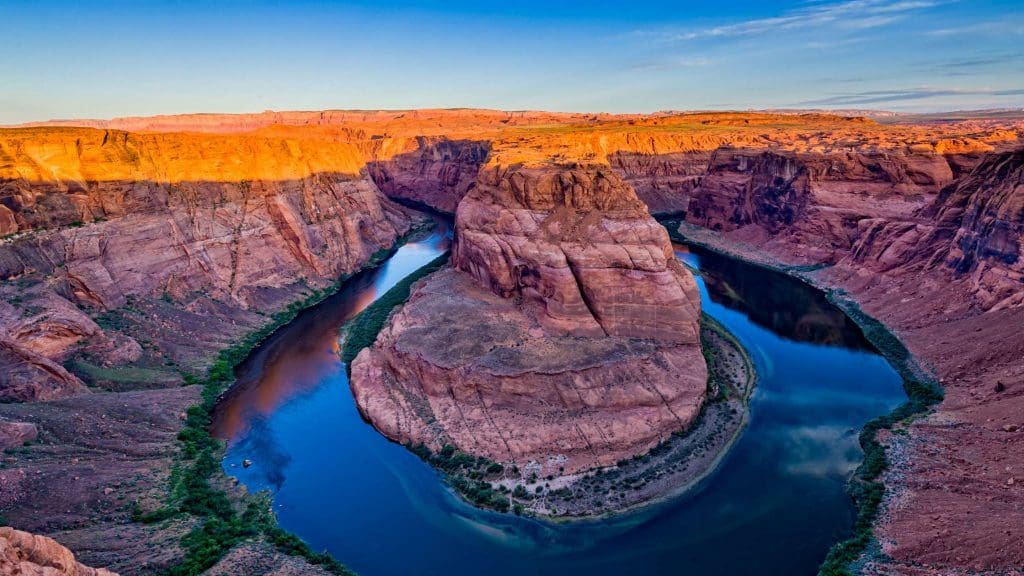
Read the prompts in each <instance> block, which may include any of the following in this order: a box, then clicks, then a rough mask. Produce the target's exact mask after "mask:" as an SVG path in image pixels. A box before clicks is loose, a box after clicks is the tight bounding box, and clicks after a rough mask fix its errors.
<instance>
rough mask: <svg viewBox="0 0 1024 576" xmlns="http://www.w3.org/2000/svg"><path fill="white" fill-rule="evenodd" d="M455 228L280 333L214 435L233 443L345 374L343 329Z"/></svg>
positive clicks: (235, 392)
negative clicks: (300, 397)
mask: <svg viewBox="0 0 1024 576" xmlns="http://www.w3.org/2000/svg"><path fill="white" fill-rule="evenodd" d="M450 243H451V228H450V225H449V223H448V222H447V221H446V220H445V219H442V218H437V219H436V222H435V229H434V231H433V232H432V233H431V234H430V235H429V236H428V237H427V238H425V239H422V240H420V241H414V242H409V243H406V244H405V245H403V246H402V247H401V248H400V249H399V251H398V252H397V253H396V254H395V255H394V256H392V257H391V258H390V259H389V260H388V261H387V262H385V263H384V264H383V265H382V266H380V267H378V268H374V269H372V270H366V271H364V272H360V273H359V274H356V275H355V276H354V277H352V278H351V279H350V280H348V281H347V282H346V283H345V286H344V287H343V288H342V289H341V290H340V291H339V292H338V293H337V294H334V295H333V296H330V297H328V298H327V299H326V300H324V301H323V302H321V303H320V304H318V305H317V306H315V307H313V308H311V309H310V310H307V311H305V312H303V313H301V314H299V316H298V317H297V318H296V319H295V320H293V321H292V322H291V323H289V324H288V326H285V327H284V328H282V329H281V330H278V331H277V332H275V333H274V334H273V335H272V336H271V337H270V338H268V339H267V341H266V342H264V343H263V344H262V345H261V346H260V347H259V348H257V349H256V350H255V351H254V352H253V353H252V354H251V355H250V356H249V357H248V358H247V359H246V360H245V362H243V363H242V365H241V366H239V367H238V369H237V370H236V371H235V375H236V377H237V382H236V384H235V385H234V386H233V387H232V389H231V390H230V391H229V392H228V393H227V394H226V395H225V399H224V400H223V401H222V402H220V403H219V404H218V406H217V410H216V413H215V414H214V419H213V433H214V435H215V436H217V437H218V438H223V439H226V440H228V442H229V443H231V442H234V441H235V440H237V439H239V438H244V436H245V435H246V434H247V433H248V432H249V428H250V427H251V426H253V425H256V424H257V423H259V422H261V421H262V419H263V418H265V417H267V416H268V415H270V414H273V413H274V411H275V410H277V409H278V408H280V407H281V406H282V405H283V404H284V403H285V402H287V401H289V400H291V399H292V398H294V397H296V396H298V395H300V394H302V393H304V392H308V391H310V390H312V389H314V388H316V387H318V386H319V385H320V384H321V383H322V382H323V380H324V379H325V378H328V377H330V376H331V375H333V374H336V373H337V372H338V371H339V370H343V369H344V365H343V364H342V363H341V360H340V359H339V356H338V352H339V347H340V343H339V341H338V329H339V328H340V327H341V325H342V324H344V323H345V322H346V321H347V320H349V319H350V318H352V317H353V316H355V315H356V314H358V313H359V312H361V311H362V310H363V309H364V308H366V307H367V306H369V305H370V304H371V303H372V302H373V301H374V300H376V299H377V297H378V296H379V295H381V294H383V293H384V292H387V291H388V290H389V289H390V288H391V287H392V286H394V285H395V284H396V283H398V281H399V280H401V279H402V278H405V277H406V276H407V275H409V273H410V272H412V271H414V270H416V269H417V268H419V267H420V266H422V265H423V264H425V263H426V262H429V261H430V260H432V259H434V258H436V257H437V256H439V255H440V254H442V253H444V252H445V251H446V250H448V248H449V245H450Z"/></svg>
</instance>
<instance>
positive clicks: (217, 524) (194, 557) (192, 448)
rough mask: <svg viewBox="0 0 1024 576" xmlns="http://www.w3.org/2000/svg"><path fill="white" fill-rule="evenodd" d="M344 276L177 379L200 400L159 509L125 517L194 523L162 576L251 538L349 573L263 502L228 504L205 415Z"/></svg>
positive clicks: (210, 560) (217, 447)
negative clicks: (268, 344)
mask: <svg viewBox="0 0 1024 576" xmlns="http://www.w3.org/2000/svg"><path fill="white" fill-rule="evenodd" d="M397 245H398V243H396V246H397ZM393 252H394V249H392V250H378V251H377V252H376V253H374V254H373V256H371V258H370V260H369V262H368V263H367V264H366V265H365V266H364V269H365V268H369V267H373V266H376V265H378V264H380V263H381V262H382V261H384V260H385V259H387V258H388V257H389V256H390V255H391V254H392V253H393ZM349 278H351V275H346V276H343V277H342V278H339V279H338V280H337V281H336V282H334V283H333V284H331V285H330V286H327V287H325V288H322V289H319V290H311V291H309V292H307V293H306V297H305V298H303V299H302V300H298V301H296V302H293V303H292V304H290V305H289V306H288V307H287V308H285V309H284V310H281V311H279V312H276V313H274V314H273V315H271V316H270V318H271V321H270V322H268V323H267V324H266V325H264V326H263V327H262V328H260V329H258V330H256V331H254V332H251V333H250V334H248V335H247V336H246V337H245V338H243V339H242V341H241V342H239V343H237V344H235V345H234V346H232V347H231V348H228V349H226V350H223V351H221V352H220V354H219V355H218V356H217V359H216V360H215V361H214V362H213V364H212V365H211V366H210V368H209V370H208V371H207V374H206V377H205V378H202V379H200V378H197V377H196V376H194V375H192V374H183V378H184V380H185V382H186V383H187V384H190V385H193V384H194V385H200V386H202V394H201V398H202V400H201V401H200V403H199V404H196V405H194V406H191V407H190V408H189V409H188V411H187V412H186V419H185V427H184V428H183V429H182V430H181V431H180V432H179V433H178V441H179V442H180V447H181V450H180V454H179V458H178V461H177V463H176V464H175V466H174V468H173V470H172V472H171V481H170V490H169V493H168V497H167V501H166V502H165V504H164V506H163V507H162V508H160V509H157V510H154V511H149V512H146V511H144V510H142V509H141V508H140V507H138V506H136V508H135V510H134V511H133V514H132V517H133V520H135V521H137V522H142V523H156V522H163V521H166V520H171V519H185V520H191V521H192V522H194V527H193V528H192V530H191V531H189V532H188V534H186V535H185V536H184V537H183V538H182V539H181V546H182V548H183V549H184V550H185V558H184V559H183V560H182V562H181V563H180V564H178V565H176V566H173V567H171V568H169V569H168V570H166V571H165V574H166V576H193V575H197V574H201V573H202V572H204V571H205V570H207V569H209V568H210V567H211V566H213V565H214V564H216V563H217V561H218V560H220V559H221V558H222V557H223V556H224V555H225V554H226V553H227V552H228V551H229V550H231V548H232V547H234V546H235V545H237V544H239V543H240V542H243V541H245V540H247V539H250V538H255V537H259V536H262V537H263V538H264V539H265V540H266V541H267V542H269V543H270V544H272V545H274V546H275V547H276V548H277V549H278V550H279V551H281V552H282V553H285V554H289V555H293V556H300V557H302V558H304V559H306V560H307V561H308V562H310V563H311V564H315V565H318V566H321V567H322V568H324V569H326V570H327V571H329V572H331V573H333V574H339V575H350V574H352V572H351V571H350V570H349V569H348V568H346V567H345V566H344V565H342V564H341V563H340V562H338V561H337V560H335V559H333V558H331V557H330V556H329V555H327V554H323V553H319V552H314V551H313V550H312V549H310V548H309V546H308V545H306V543H305V542H303V541H302V540H301V539H299V538H298V537H296V536H294V535H292V534H289V533H287V532H285V531H284V530H282V529H281V528H279V527H278V526H277V523H276V520H275V519H274V517H273V515H272V514H271V513H270V512H269V509H270V507H269V504H268V503H267V502H266V501H265V498H262V497H260V496H244V497H241V498H240V499H239V498H236V500H238V502H234V501H232V498H230V497H229V495H228V493H227V491H226V490H224V489H223V488H222V487H221V486H219V485H218V483H217V481H218V480H223V478H221V477H220V466H219V464H218V463H219V461H220V458H221V457H222V455H223V450H224V447H223V445H222V443H221V442H220V441H218V440H217V439H215V438H214V437H213V436H211V435H210V433H209V426H210V423H211V414H212V413H213V409H214V407H215V406H216V404H217V399H218V397H219V396H220V395H221V394H222V393H223V392H224V391H225V390H227V389H228V387H229V386H231V384H232V383H233V382H234V369H235V366H237V365H238V364H239V363H240V362H242V361H243V360H244V359H245V358H246V357H247V356H248V355H249V353H250V352H251V351H252V350H253V348H255V347H256V346H257V345H258V344H259V343H260V342H262V341H263V340H265V339H266V338H267V337H268V336H270V335H271V334H272V333H273V332H274V331H275V330H277V329H278V328H279V327H281V326H283V325H285V324H287V323H288V322H290V321H292V320H293V319H294V318H295V317H296V316H297V315H298V313H299V312H300V311H302V310H304V309H305V308H308V307H309V306H312V305H314V304H316V303H318V302H320V301H321V300H323V299H324V298H326V297H327V296H329V295H331V294H333V293H335V292H337V291H338V289H339V288H340V287H341V286H342V285H343V284H344V283H345V282H346V281H347V280H348V279H349ZM124 320H125V319H124V317H123V315H121V314H111V315H110V316H109V317H104V318H103V321H104V322H105V323H108V324H111V325H118V326H121V325H123V324H125V321H124ZM240 509H241V511H240Z"/></svg>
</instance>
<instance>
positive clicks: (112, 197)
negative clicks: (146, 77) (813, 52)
mask: <svg viewBox="0 0 1024 576" xmlns="http://www.w3.org/2000/svg"><path fill="white" fill-rule="evenodd" d="M0 152H2V153H3V156H4V158H6V159H7V162H6V163H4V164H3V165H0V205H2V206H4V209H5V210H7V211H8V212H10V213H11V214H13V216H14V219H15V222H16V225H17V227H18V229H19V230H20V231H22V232H26V231H31V232H26V233H23V234H19V235H17V236H15V237H13V238H8V239H5V240H4V241H3V242H2V243H0V296H2V298H0V330H2V331H3V335H2V337H0V340H2V342H0V346H2V348H0V356H2V360H0V362H3V366H4V367H6V368H7V369H6V371H4V372H3V373H0V397H3V398H5V399H7V400H47V399H54V398H60V397H65V396H66V395H68V394H71V393H74V392H76V391H78V390H81V389H82V383H81V382H80V381H79V379H78V378H76V377H75V376H73V375H71V374H69V373H68V372H67V371H66V370H65V369H64V368H63V367H61V364H63V363H65V362H66V361H67V360H68V359H69V358H71V357H72V356H77V357H80V358H84V359H86V360H87V362H88V363H89V364H90V365H93V366H96V367H99V368H104V369H105V368H110V367H118V366H124V365H132V364H138V363H139V362H141V363H142V367H144V368H146V369H147V370H148V369H151V368H152V369H154V370H156V371H157V372H159V373H157V372H148V373H146V374H145V375H146V377H147V379H145V381H143V382H138V378H135V376H134V375H133V376H132V377H131V378H130V379H129V377H128V376H127V375H122V376H121V377H120V378H119V377H118V373H117V372H116V371H115V372H110V371H103V370H98V369H96V370H93V371H92V372H91V373H92V374H95V375H97V376H96V377H97V378H114V380H116V381H117V382H115V384H116V385H117V386H122V384H121V382H122V381H123V382H124V384H123V385H126V386H140V385H142V386H153V385H158V384H159V385H168V384H173V383H175V382H177V381H178V380H179V379H180V374H179V371H180V369H179V368H175V367H174V366H175V365H176V364H177V365H179V366H183V367H185V368H188V369H198V370H201V369H202V363H204V362H209V359H210V358H211V356H212V354H211V351H212V352H215V351H216V350H219V349H220V348H222V347H223V346H224V345H225V344H228V343H230V341H231V340H232V339H234V338H236V337H237V336H239V335H240V334H244V333H245V332H247V331H250V330H253V329H255V328H257V327H259V326H260V325H261V324H263V323H265V322H267V321H268V317H269V314H271V313H274V312H276V311H278V310H281V309H282V308H284V307H285V306H287V305H289V304H290V303H292V302H294V301H296V300H298V299H301V298H302V297H303V296H304V295H308V294H309V293H310V292H311V291H312V290H315V289H320V288H323V287H326V286H327V285H329V284H331V283H333V282H334V281H336V280H337V279H338V278H339V277H341V276H343V275H345V274H348V273H351V272H353V271H355V270H357V269H358V268H360V267H361V266H363V265H364V264H365V263H366V262H367V261H369V260H370V259H371V257H372V256H373V255H374V254H375V253H378V252H380V251H382V250H385V249H388V248H390V247H391V246H392V245H393V244H394V243H395V241H396V240H397V239H398V238H399V236H401V235H402V234H404V233H405V232H406V231H408V230H409V229H410V227H411V225H412V221H413V219H414V217H413V216H412V215H411V213H409V212H408V211H407V210H406V209H404V208H402V207H400V206H398V205H396V204H394V203H392V202H390V201H388V200H387V199H386V198H384V196H383V195H382V194H381V193H380V191H379V190H378V189H377V187H376V186H375V185H374V183H373V181H372V180H371V179H370V178H369V177H368V176H366V175H365V174H361V173H360V168H361V166H362V165H363V163H362V159H361V156H360V152H359V151H358V149H357V148H356V147H355V146H354V145H351V144H349V143H346V142H337V141H335V140H329V139H326V140H315V141H309V140H301V141H295V140H289V139H285V138H277V137H272V136H265V137H263V136H219V135H194V134H193V135H190V134H130V133H124V132H115V131H99V130H87V129H52V130H51V129H47V130H13V131H4V132H2V133H0ZM97 322H101V323H102V324H103V326H100V325H99V324H98V323H97ZM140 342H142V343H145V344H146V345H147V346H146V348H145V349H144V348H143V347H142V345H141V344H140ZM168 367H170V368H168ZM135 374H137V373H135ZM83 378H85V376H83ZM90 378H92V376H90ZM90 383H91V384H92V383H93V382H90Z"/></svg>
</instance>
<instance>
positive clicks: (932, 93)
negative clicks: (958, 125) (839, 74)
mask: <svg viewBox="0 0 1024 576" xmlns="http://www.w3.org/2000/svg"><path fill="white" fill-rule="evenodd" d="M954 96H1024V88H1014V89H989V88H930V87H922V88H907V89H896V90H867V91H863V92H849V93H846V94H837V95H834V96H829V97H827V98H821V99H818V100H806V101H804V102H801V103H800V105H801V106H857V105H862V104H882V103H891V102H905V101H911V100H927V99H930V98H944V97H954Z"/></svg>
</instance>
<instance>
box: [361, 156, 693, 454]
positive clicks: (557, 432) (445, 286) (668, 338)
mask: <svg viewBox="0 0 1024 576" xmlns="http://www.w3.org/2000/svg"><path fill="white" fill-rule="evenodd" d="M452 265H453V268H452V269H447V270H444V271H442V272H439V273H437V274H434V275H433V276H431V277H429V278H427V279H425V280H424V281H422V282H420V283H419V284H417V285H416V286H415V287H414V290H413V293H412V296H411V298H410V299H409V302H408V303H407V304H406V305H405V306H404V307H403V308H401V309H400V310H399V311H398V312H396V313H395V314H394V315H393V316H392V318H391V319H390V321H389V323H388V325H387V326H386V327H385V329H384V330H383V331H382V333H381V334H380V336H379V338H378V340H377V342H376V344H375V345H374V346H373V347H371V348H369V349H366V350H364V351H363V352H362V353H360V355H359V356H358V357H357V359H356V360H355V361H354V362H353V366H352V389H353V391H354V393H355V396H356V401H357V403H358V405H359V407H360V410H361V411H362V412H363V414H364V415H366V417H367V418H368V419H369V420H370V421H371V422H373V424H374V425H375V426H376V427H377V428H378V429H379V430H381V431H382V432H383V433H384V434H385V435H387V436H388V437H390V438H392V439H395V440H398V441H402V442H412V443H424V444H426V445H428V446H430V447H432V448H434V449H438V448H440V447H441V446H442V445H444V444H453V445H455V446H457V447H458V448H460V449H462V450H465V451H467V452H470V453H473V454H479V455H484V456H487V457H489V458H491V459H494V460H497V461H502V462H515V463H518V464H520V465H525V464H528V463H530V462H534V463H537V464H540V465H541V466H546V467H547V468H546V469H545V473H555V474H557V473H559V472H560V471H559V470H558V469H559V468H560V469H561V471H564V472H566V473H570V472H576V471H580V470H585V469H588V468H592V467H595V466H605V465H610V464H613V463H614V462H616V461H617V460H619V459H621V458H624V457H629V456H632V455H635V454H639V453H642V452H644V451H646V450H648V449H649V448H651V447H652V446H653V445H654V444H656V443H657V442H658V441H660V440H662V439H664V438H665V437H666V436H667V435H669V434H671V433H672V432H673V431H675V430H679V429H681V428H684V427H686V426H687V425H688V424H689V423H690V422H691V421H692V420H693V419H694V418H695V417H696V415H697V414H698V412H699V410H700V407H701V405H702V403H703V401H704V390H705V386H706V379H707V372H706V367H705V365H704V360H703V356H702V354H701V350H700V342H699V335H698V318H699V315H700V299H699V295H698V293H697V288H696V284H695V282H694V280H693V278H692V276H691V275H690V274H689V273H688V272H687V271H686V270H685V269H684V268H682V266H680V265H679V263H678V261H677V260H676V259H675V258H674V256H673V254H672V250H671V245H670V243H669V241H668V237H667V235H666V233H665V230H664V229H663V228H662V227H660V226H659V225H658V224H657V223H656V222H655V221H654V220H653V219H652V218H650V216H649V215H648V214H647V212H646V209H645V207H644V205H643V203H642V202H640V201H639V199H638V198H637V197H636V195H635V193H633V191H632V189H631V188H630V187H629V186H628V185H625V184H624V183H623V182H622V180H621V179H620V178H619V177H618V176H616V175H615V174H614V173H613V172H612V171H611V170H609V169H608V167H607V166H570V167H551V166H545V167H524V166H510V167H506V166H499V165H489V166H487V167H485V168H484V169H483V170H482V171H481V174H480V177H479V178H478V183H477V186H476V188H475V189H473V190H472V191H471V192H470V193H469V194H468V195H467V196H466V198H465V199H464V200H463V201H462V203H461V204H460V205H459V208H458V213H457V219H456V245H455V248H454V251H453V256H452Z"/></svg>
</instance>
